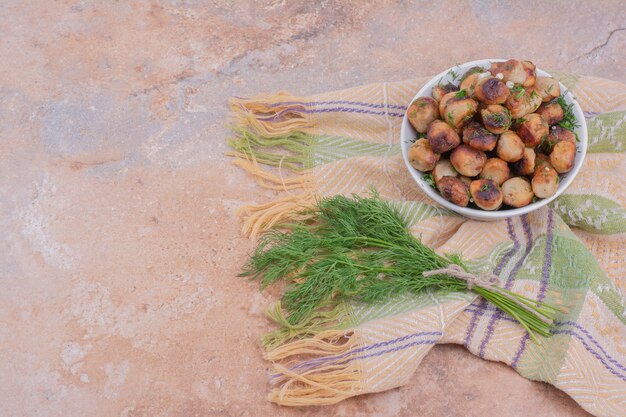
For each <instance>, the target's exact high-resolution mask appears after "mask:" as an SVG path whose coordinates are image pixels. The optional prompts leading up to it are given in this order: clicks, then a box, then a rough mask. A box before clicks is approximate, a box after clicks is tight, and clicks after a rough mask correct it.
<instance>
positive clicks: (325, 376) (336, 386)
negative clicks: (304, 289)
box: [265, 330, 362, 406]
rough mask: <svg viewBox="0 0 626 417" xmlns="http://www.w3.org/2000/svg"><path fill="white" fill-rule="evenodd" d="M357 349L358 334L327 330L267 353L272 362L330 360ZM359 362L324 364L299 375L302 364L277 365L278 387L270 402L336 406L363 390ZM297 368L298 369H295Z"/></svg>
mask: <svg viewBox="0 0 626 417" xmlns="http://www.w3.org/2000/svg"><path fill="white" fill-rule="evenodd" d="M356 346H357V338H356V336H355V334H354V333H352V332H346V331H343V330H327V331H323V332H320V333H318V334H317V335H315V336H313V337H309V338H307V339H302V340H297V341H294V342H291V343H286V344H284V345H282V346H280V347H278V348H276V349H273V350H271V351H269V352H267V353H266V355H265V356H266V359H268V360H271V361H278V360H285V359H287V358H289V357H303V356H311V355H314V356H328V355H343V354H347V353H349V352H350V351H351V350H352V349H354V348H355V347H356ZM357 362H358V361H347V360H344V361H343V362H341V363H329V364H320V365H319V366H315V367H313V368H312V369H310V368H304V369H305V370H304V371H298V366H297V364H298V363H302V362H295V363H294V362H292V364H291V366H290V367H288V366H285V365H282V364H279V363H274V364H273V367H272V371H273V373H274V384H275V385H277V386H276V387H275V388H273V389H272V391H271V392H270V395H269V399H270V401H273V402H275V403H277V404H280V405H286V406H305V405H328V404H335V403H337V402H339V401H342V400H344V399H346V398H348V397H352V396H354V395H357V394H358V393H360V392H361V390H362V383H361V369H360V367H359V365H358V364H357ZM294 364H295V365H296V366H294Z"/></svg>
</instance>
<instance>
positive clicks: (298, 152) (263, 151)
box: [226, 127, 316, 171]
mask: <svg viewBox="0 0 626 417" xmlns="http://www.w3.org/2000/svg"><path fill="white" fill-rule="evenodd" d="M233 131H234V132H235V133H236V137H235V138H232V139H230V140H229V141H228V144H229V145H230V147H231V148H233V149H234V150H235V152H229V153H227V154H226V155H228V156H241V155H245V157H246V158H247V159H249V158H253V159H255V160H256V161H257V162H258V163H260V164H264V165H268V166H274V167H280V168H287V169H290V170H292V171H301V170H304V169H308V168H311V167H312V166H313V162H312V161H311V147H312V145H313V143H314V142H315V140H316V138H315V137H314V136H313V135H310V134H308V133H304V132H291V133H289V134H287V135H283V136H278V137H268V136H262V135H258V134H256V133H254V132H252V131H251V130H250V129H247V128H242V127H234V128H233Z"/></svg>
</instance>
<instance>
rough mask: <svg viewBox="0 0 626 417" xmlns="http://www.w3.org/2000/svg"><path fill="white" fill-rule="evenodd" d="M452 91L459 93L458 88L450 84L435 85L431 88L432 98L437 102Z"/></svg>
mask: <svg viewBox="0 0 626 417" xmlns="http://www.w3.org/2000/svg"><path fill="white" fill-rule="evenodd" d="M453 91H459V87H457V86H456V85H454V84H452V83H448V84H445V85H444V84H437V85H435V86H434V87H433V98H434V99H435V100H437V101H441V99H442V98H443V96H445V95H446V94H448V93H451V92H453Z"/></svg>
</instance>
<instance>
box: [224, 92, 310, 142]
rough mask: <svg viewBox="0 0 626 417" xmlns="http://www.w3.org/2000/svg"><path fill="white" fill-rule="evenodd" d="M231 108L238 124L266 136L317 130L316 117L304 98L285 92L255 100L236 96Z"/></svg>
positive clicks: (231, 101)
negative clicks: (307, 106)
mask: <svg viewBox="0 0 626 417" xmlns="http://www.w3.org/2000/svg"><path fill="white" fill-rule="evenodd" d="M230 108H231V110H232V111H233V113H234V115H235V116H236V121H237V124H239V125H241V126H250V127H251V128H252V129H253V130H255V131H256V132H258V133H260V134H262V135H264V136H270V137H274V136H281V135H285V134H287V133H289V132H293V131H305V130H306V129H310V128H312V127H313V125H314V123H313V115H312V113H310V112H309V111H308V110H307V109H306V107H305V106H304V105H303V104H302V99H300V98H298V97H294V96H292V95H291V94H289V93H286V92H284V91H281V92H279V93H277V94H272V95H266V96H257V97H253V98H242V97H235V98H232V99H231V100H230Z"/></svg>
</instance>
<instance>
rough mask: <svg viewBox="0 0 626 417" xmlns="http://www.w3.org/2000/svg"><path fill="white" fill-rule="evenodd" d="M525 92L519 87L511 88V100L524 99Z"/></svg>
mask: <svg viewBox="0 0 626 417" xmlns="http://www.w3.org/2000/svg"><path fill="white" fill-rule="evenodd" d="M525 92H526V90H524V87H522V86H521V85H516V86H514V87H513V88H511V94H513V98H514V99H515V100H519V99H521V98H522V97H524V93H525Z"/></svg>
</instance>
